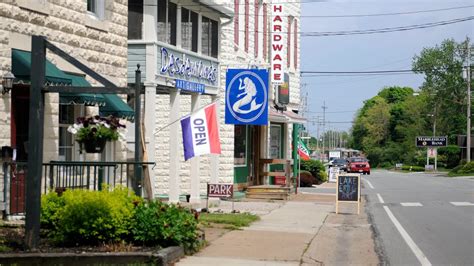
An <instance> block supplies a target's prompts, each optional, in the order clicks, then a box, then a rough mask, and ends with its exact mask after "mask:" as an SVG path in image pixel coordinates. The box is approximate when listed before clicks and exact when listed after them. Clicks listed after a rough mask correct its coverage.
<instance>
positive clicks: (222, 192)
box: [207, 184, 234, 198]
mask: <svg viewBox="0 0 474 266" xmlns="http://www.w3.org/2000/svg"><path fill="white" fill-rule="evenodd" d="M233 195H234V184H207V197H211V198H232V196H233Z"/></svg>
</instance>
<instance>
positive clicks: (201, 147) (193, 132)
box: [181, 103, 221, 161]
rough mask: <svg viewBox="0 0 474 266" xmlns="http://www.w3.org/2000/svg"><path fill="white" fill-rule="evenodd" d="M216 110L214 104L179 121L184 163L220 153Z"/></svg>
mask: <svg viewBox="0 0 474 266" xmlns="http://www.w3.org/2000/svg"><path fill="white" fill-rule="evenodd" d="M216 109H217V108H216V103H212V104H210V105H208V106H206V107H204V108H202V109H200V110H198V111H197V112H195V113H193V114H191V115H188V116H185V117H183V118H182V119H181V128H182V130H183V146H184V159H185V160H186V161H187V160H188V159H191V158H193V157H194V156H199V155H203V154H209V153H212V154H220V153H221V143H220V140H219V128H218V126H217V110H216Z"/></svg>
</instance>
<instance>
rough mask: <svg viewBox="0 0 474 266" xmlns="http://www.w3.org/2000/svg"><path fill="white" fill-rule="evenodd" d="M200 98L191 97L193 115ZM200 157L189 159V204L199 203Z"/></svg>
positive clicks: (198, 96)
mask: <svg viewBox="0 0 474 266" xmlns="http://www.w3.org/2000/svg"><path fill="white" fill-rule="evenodd" d="M200 98H201V95H200V94H197V93H193V94H192V95H191V112H192V113H194V112H196V111H197V110H198V109H199V99H200ZM200 159H201V158H200V157H199V156H196V157H193V158H191V159H190V161H191V169H190V171H191V198H190V199H189V202H190V203H193V204H194V203H196V204H198V203H201V197H200V195H199V185H200V175H201V173H200V171H199V170H200V169H199V167H200Z"/></svg>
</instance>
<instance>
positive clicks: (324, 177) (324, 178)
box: [318, 170, 328, 183]
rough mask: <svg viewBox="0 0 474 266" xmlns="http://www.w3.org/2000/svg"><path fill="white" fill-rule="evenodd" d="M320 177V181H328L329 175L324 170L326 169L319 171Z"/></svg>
mask: <svg viewBox="0 0 474 266" xmlns="http://www.w3.org/2000/svg"><path fill="white" fill-rule="evenodd" d="M318 177H319V182H320V183H323V182H327V181H328V175H327V173H326V171H324V170H321V171H319V175H318Z"/></svg>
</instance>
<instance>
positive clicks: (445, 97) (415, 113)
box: [350, 39, 474, 168]
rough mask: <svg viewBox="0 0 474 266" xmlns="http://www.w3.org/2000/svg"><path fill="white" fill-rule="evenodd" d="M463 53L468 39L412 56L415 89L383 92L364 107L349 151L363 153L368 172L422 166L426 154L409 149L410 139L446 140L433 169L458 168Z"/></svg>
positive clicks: (464, 92)
mask: <svg viewBox="0 0 474 266" xmlns="http://www.w3.org/2000/svg"><path fill="white" fill-rule="evenodd" d="M468 47H469V49H471V50H472V49H473V46H472V44H470V40H469V39H466V40H465V41H463V42H460V43H458V42H456V41H454V40H452V39H447V40H445V41H443V42H442V43H441V44H439V45H436V46H434V47H428V48H424V49H423V50H422V51H421V52H420V54H417V55H415V56H414V57H413V61H412V70H413V71H414V72H415V73H422V74H424V76H425V80H424V82H423V84H422V85H421V87H420V88H419V89H418V90H416V91H415V90H414V89H413V88H410V87H400V86H391V87H385V88H383V89H382V90H381V91H380V92H379V93H378V94H377V95H376V96H374V97H372V98H370V99H368V100H366V101H364V105H363V106H362V108H361V109H359V111H358V112H357V114H356V116H355V118H354V123H353V126H352V128H351V139H350V146H351V147H352V148H354V149H357V150H361V151H363V152H364V154H366V156H367V158H368V159H369V160H370V161H371V164H372V165H374V166H382V167H384V166H391V165H392V166H393V164H395V163H404V164H410V165H420V166H422V165H424V164H425V163H426V149H422V148H417V147H416V146H415V138H416V136H433V135H436V136H448V143H449V144H450V145H449V146H448V147H445V148H440V149H438V162H439V165H440V166H445V167H448V168H452V167H455V166H456V165H458V164H459V163H460V151H461V150H460V148H459V147H458V146H457V145H456V144H457V137H458V135H466V131H467V128H466V123H467V105H468V104H467V103H468V102H467V81H466V78H465V77H466V74H467V62H468ZM473 59H474V58H473V56H472V52H471V53H470V58H469V60H470V62H472V61H473ZM471 68H472V66H471ZM471 101H472V98H471Z"/></svg>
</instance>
